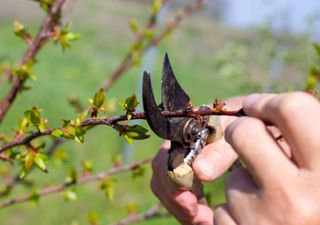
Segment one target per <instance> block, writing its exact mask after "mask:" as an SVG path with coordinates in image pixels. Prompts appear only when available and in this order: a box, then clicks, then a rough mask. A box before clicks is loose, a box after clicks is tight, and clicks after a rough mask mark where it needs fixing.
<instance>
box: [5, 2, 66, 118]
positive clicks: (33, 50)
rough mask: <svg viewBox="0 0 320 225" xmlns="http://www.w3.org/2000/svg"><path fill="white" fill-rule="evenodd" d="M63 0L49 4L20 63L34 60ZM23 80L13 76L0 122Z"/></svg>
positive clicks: (46, 38)
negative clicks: (41, 22) (39, 26)
mask: <svg viewBox="0 0 320 225" xmlns="http://www.w3.org/2000/svg"><path fill="white" fill-rule="evenodd" d="M64 2H65V0H56V1H55V2H54V4H53V5H52V6H51V8H50V12H49V13H48V14H47V16H46V18H45V20H44V22H43V24H42V26H41V28H40V30H39V32H38V34H37V36H36V37H35V39H34V40H33V41H32V43H31V44H30V45H29V47H28V49H27V50H26V52H25V53H24V55H23V57H22V60H21V65H27V64H28V62H29V61H30V60H34V59H35V57H36V55H37V54H38V52H39V51H40V50H41V48H42V47H43V45H44V44H45V43H46V41H47V40H48V37H49V33H50V31H51V30H52V29H53V26H54V25H55V20H56V15H57V14H58V13H59V12H60V10H61V7H62V5H63V3H64ZM11 73H12V71H11ZM24 82H25V79H22V78H19V77H15V78H14V80H13V82H12V85H11V88H10V90H9V91H8V93H7V95H6V96H5V97H4V98H3V99H2V101H1V103H0V123H1V122H2V120H3V119H4V117H5V115H6V113H7V111H8V110H9V108H10V107H11V105H12V104H13V102H14V100H15V98H16V97H17V94H18V92H19V91H20V90H21V89H22V88H23V84H24Z"/></svg>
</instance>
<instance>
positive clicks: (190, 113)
mask: <svg viewBox="0 0 320 225" xmlns="http://www.w3.org/2000/svg"><path fill="white" fill-rule="evenodd" d="M161 114H162V115H163V116H166V117H198V116H205V115H218V116H238V117H240V116H245V114H244V112H243V110H242V109H241V110H238V111H225V110H219V111H215V110H211V109H207V110H203V109H202V110H179V111H174V112H169V111H163V112H161ZM137 119H145V115H144V113H143V112H136V113H132V120H137ZM126 120H127V115H120V116H114V117H104V118H89V119H86V120H84V121H83V122H82V123H81V126H82V127H86V126H95V125H107V126H114V124H116V123H117V122H120V121H126ZM55 129H61V130H63V128H48V129H46V130H44V131H42V132H40V131H37V132H35V133H32V134H30V135H28V136H26V137H24V138H22V139H20V140H13V141H11V142H8V143H6V144H4V145H2V146H1V147H0V152H4V151H6V150H8V149H10V148H13V147H16V146H20V145H26V144H28V143H30V142H31V141H32V140H34V139H36V138H39V137H42V136H47V135H50V134H51V133H52V132H53V131H54V130H55Z"/></svg>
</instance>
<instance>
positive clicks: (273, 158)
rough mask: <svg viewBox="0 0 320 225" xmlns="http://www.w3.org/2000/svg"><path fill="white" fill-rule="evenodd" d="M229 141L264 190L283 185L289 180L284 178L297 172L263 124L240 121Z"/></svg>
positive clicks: (229, 132) (232, 128) (231, 130)
mask: <svg viewBox="0 0 320 225" xmlns="http://www.w3.org/2000/svg"><path fill="white" fill-rule="evenodd" d="M225 138H226V140H227V142H229V143H230V144H231V146H232V147H233V149H234V150H235V151H236V152H237V153H238V155H239V157H240V158H241V159H242V160H243V161H244V163H245V165H246V166H247V167H248V169H249V170H250V172H251V174H252V176H253V177H254V179H255V181H256V182H257V184H258V185H259V187H261V188H262V187H264V186H266V185H269V186H270V185H271V184H272V185H273V184H274V185H277V184H279V182H281V181H282V179H285V178H284V177H283V176H280V174H290V173H291V174H293V172H296V171H297V168H296V167H295V166H294V164H293V163H292V162H291V161H290V160H289V159H288V158H287V156H286V155H285V154H284V153H283V152H282V151H281V149H280V147H279V145H278V144H277V143H276V141H275V140H274V139H273V137H272V136H271V134H270V132H269V131H268V130H267V128H266V125H265V124H264V123H263V122H262V121H261V120H258V119H255V118H249V117H244V118H240V119H238V120H236V121H235V122H233V123H232V124H231V125H230V126H229V127H228V128H227V130H226V134H225Z"/></svg>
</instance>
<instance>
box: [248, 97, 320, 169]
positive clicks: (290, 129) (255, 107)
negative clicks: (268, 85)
mask: <svg viewBox="0 0 320 225" xmlns="http://www.w3.org/2000/svg"><path fill="white" fill-rule="evenodd" d="M244 110H245V112H246V113H247V114H248V115H249V116H254V117H256V118H259V119H262V120H264V121H267V122H271V123H272V124H274V125H276V126H277V127H278V128H279V129H280V130H281V133H282V135H283V137H284V138H285V140H286V141H287V143H288V144H289V146H290V148H291V151H292V154H293V158H294V161H296V162H297V164H298V165H299V167H304V168H317V167H319V161H320V154H319V149H320V138H318V137H317V136H316V135H314V132H318V131H319V129H320V119H319V115H320V103H319V101H318V100H316V99H315V98H314V97H312V96H311V95H309V94H306V93H302V92H296V93H286V94H280V95H270V94H262V95H259V94H254V95H250V96H249V97H247V98H246V99H245V100H244ZM306 146H308V148H306Z"/></svg>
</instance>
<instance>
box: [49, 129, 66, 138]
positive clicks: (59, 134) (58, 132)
mask: <svg viewBox="0 0 320 225" xmlns="http://www.w3.org/2000/svg"><path fill="white" fill-rule="evenodd" d="M51 135H53V136H55V137H63V136H64V133H63V131H62V130H61V129H60V128H57V129H54V130H53V131H52V133H51Z"/></svg>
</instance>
